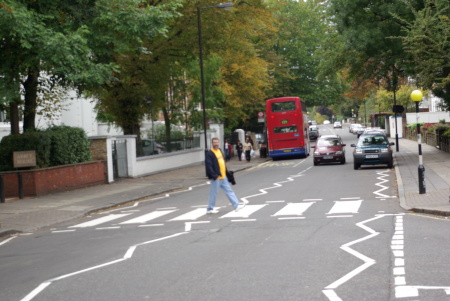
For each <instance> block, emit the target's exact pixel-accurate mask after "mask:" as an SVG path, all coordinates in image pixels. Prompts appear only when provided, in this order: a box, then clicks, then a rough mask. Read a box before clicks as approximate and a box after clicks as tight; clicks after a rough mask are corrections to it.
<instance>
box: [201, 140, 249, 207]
mask: <svg viewBox="0 0 450 301" xmlns="http://www.w3.org/2000/svg"><path fill="white" fill-rule="evenodd" d="M219 143H220V142H219V139H218V138H213V139H212V141H211V145H212V148H211V149H210V150H209V151H208V152H207V153H206V156H205V168H206V175H207V176H208V178H209V179H210V191H209V201H208V207H207V208H206V213H218V212H219V211H218V210H216V209H214V206H215V205H216V199H217V191H218V190H219V188H221V189H222V190H223V191H224V192H225V194H226V195H227V197H228V199H229V200H230V202H231V205H232V206H233V208H234V210H236V211H239V210H240V209H242V208H244V207H245V203H244V204H239V201H238V199H237V197H236V194H235V193H234V191H233V190H232V189H231V187H230V184H229V183H228V179H227V176H226V174H227V167H226V164H225V158H224V155H223V153H222V150H221V149H220V148H219Z"/></svg>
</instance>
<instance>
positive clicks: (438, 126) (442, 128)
mask: <svg viewBox="0 0 450 301" xmlns="http://www.w3.org/2000/svg"><path fill="white" fill-rule="evenodd" d="M448 129H450V126H449V125H447V124H441V123H436V124H434V125H433V126H431V127H430V128H429V131H430V132H433V133H436V134H438V133H439V132H445V131H446V130H448Z"/></svg>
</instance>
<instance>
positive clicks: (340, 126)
mask: <svg viewBox="0 0 450 301" xmlns="http://www.w3.org/2000/svg"><path fill="white" fill-rule="evenodd" d="M333 128H334V129H342V123H340V122H339V121H336V122H335V123H333Z"/></svg>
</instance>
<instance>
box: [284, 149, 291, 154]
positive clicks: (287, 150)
mask: <svg viewBox="0 0 450 301" xmlns="http://www.w3.org/2000/svg"><path fill="white" fill-rule="evenodd" d="M283 152H285V153H290V152H291V150H290V149H285V150H284V151H283Z"/></svg>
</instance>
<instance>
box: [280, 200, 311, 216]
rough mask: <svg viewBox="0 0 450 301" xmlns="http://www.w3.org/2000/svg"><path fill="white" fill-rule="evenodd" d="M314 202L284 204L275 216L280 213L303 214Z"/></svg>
mask: <svg viewBox="0 0 450 301" xmlns="http://www.w3.org/2000/svg"><path fill="white" fill-rule="evenodd" d="M312 204H314V202H310V203H289V204H287V205H286V206H284V207H283V208H282V209H281V210H280V211H278V212H277V213H275V214H274V215H273V216H280V215H302V214H303V212H305V211H306V210H308V208H309V207H310V206H311V205H312Z"/></svg>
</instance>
